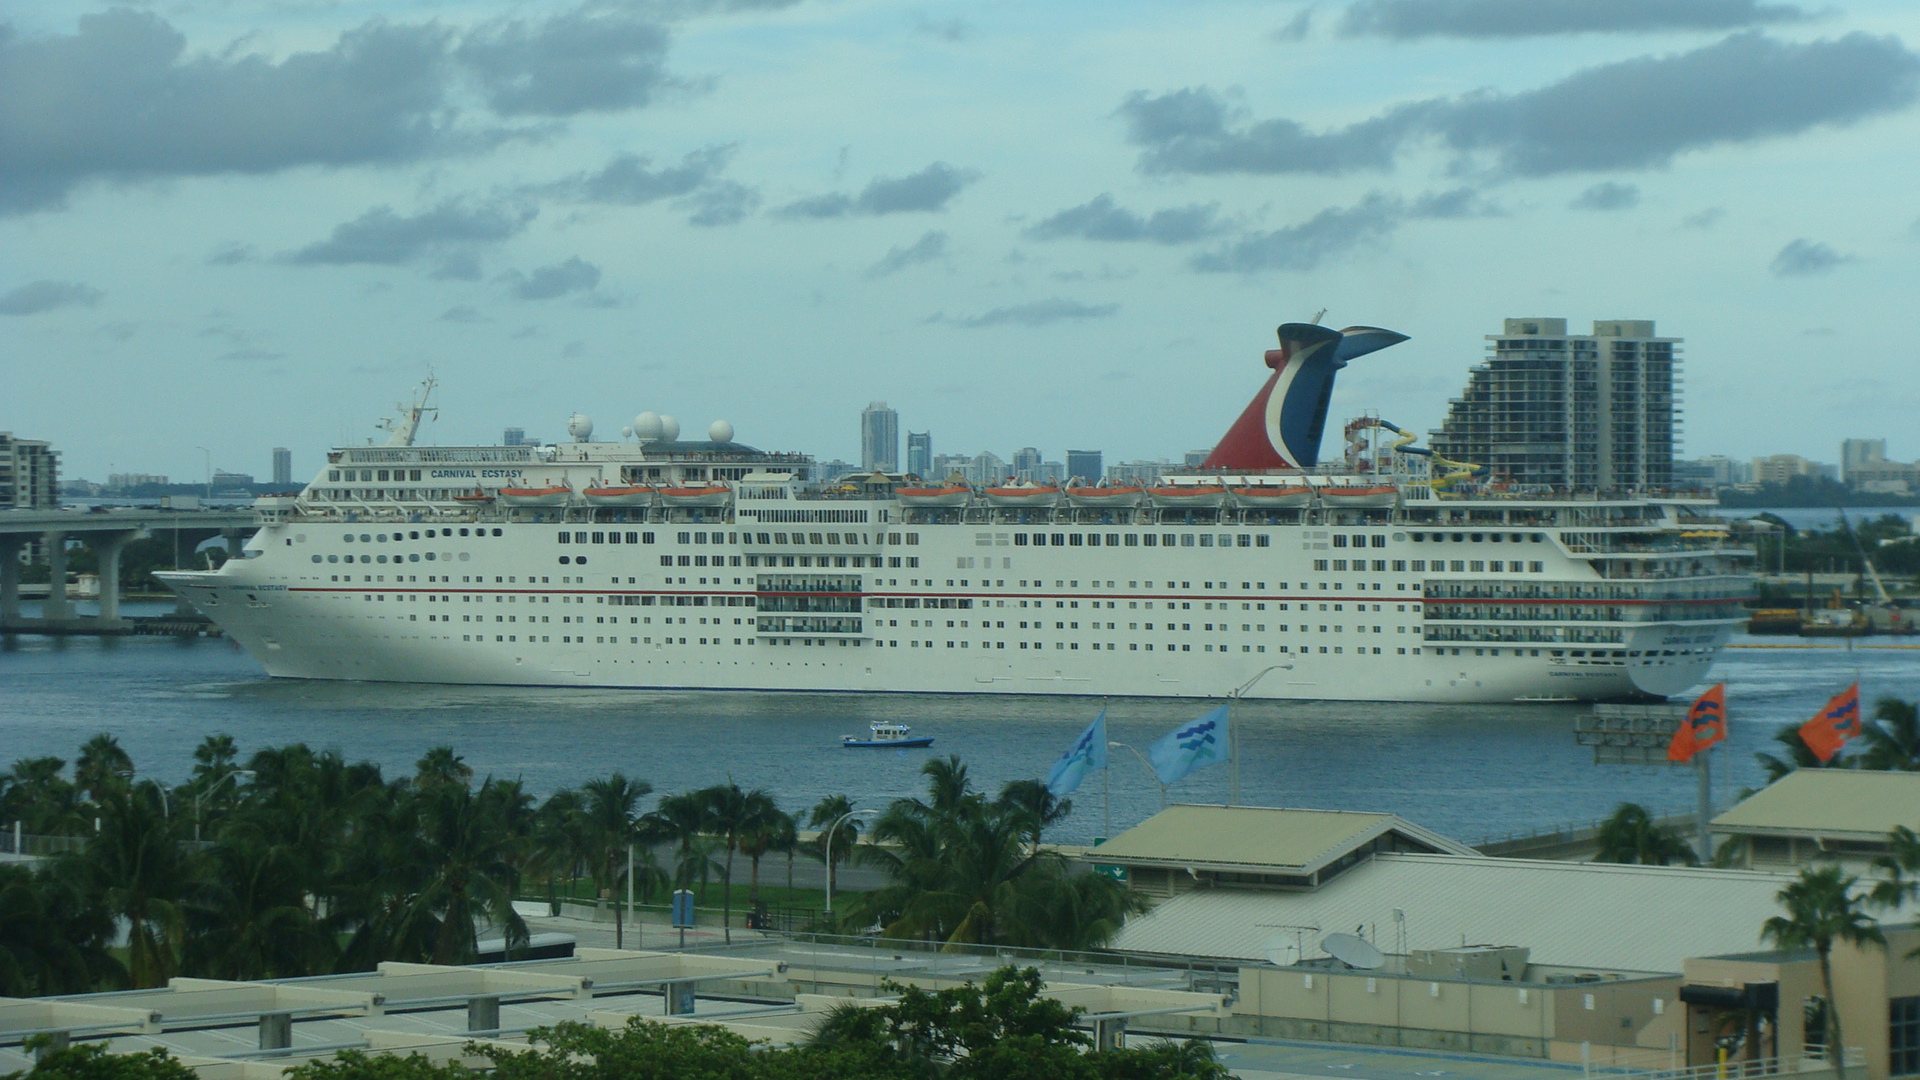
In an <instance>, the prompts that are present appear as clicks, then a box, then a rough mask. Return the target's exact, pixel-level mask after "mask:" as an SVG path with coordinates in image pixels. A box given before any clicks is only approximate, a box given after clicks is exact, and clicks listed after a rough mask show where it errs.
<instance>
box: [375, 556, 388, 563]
mask: <svg viewBox="0 0 1920 1080" xmlns="http://www.w3.org/2000/svg"><path fill="white" fill-rule="evenodd" d="M374 561H375V562H386V561H387V557H386V556H385V555H381V556H379V557H378V558H376V559H375V560H374Z"/></svg>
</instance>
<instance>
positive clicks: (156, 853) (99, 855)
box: [54, 783, 196, 988]
mask: <svg viewBox="0 0 1920 1080" xmlns="http://www.w3.org/2000/svg"><path fill="white" fill-rule="evenodd" d="M100 794H101V801H100V805H99V812H100V831H99V832H97V833H95V834H94V835H92V836H90V837H88V838H87V844H86V847H85V848H83V849H82V850H81V851H80V852H78V853H76V854H72V855H62V856H59V857H57V860H56V863H55V867H54V869H55V872H57V873H61V874H62V875H63V876H66V877H67V880H69V881H71V882H73V883H75V885H76V886H78V887H79V888H81V889H82V890H83V891H90V892H91V894H92V895H94V896H97V897H99V899H100V902H101V904H102V906H103V907H105V909H106V910H107V912H108V913H109V914H110V915H112V916H113V917H114V918H117V919H119V920H120V921H121V922H122V923H123V924H124V925H125V927H126V933H127V974H128V977H129V978H130V980H131V981H132V984H133V986H134V987H135V988H144V987H150V986H162V985H165V984H166V981H167V979H169V978H170V977H172V976H173V975H174V974H176V973H177V972H178V971H179V964H180V949H181V947H182V946H183V945H184V943H185V942H184V938H185V936H186V918H185V911H184V907H183V904H184V901H185V900H186V898H187V896H188V894H189V893H190V892H191V891H192V888H193V884H194V880H195V876H196V874H195V870H194V868H193V867H192V866H191V865H190V857H189V855H188V853H187V850H186V848H185V847H184V846H183V845H182V844H181V843H180V840H181V837H180V835H179V833H178V832H177V830H175V828H174V827H173V822H172V821H171V820H169V819H168V817H167V816H166V813H165V809H164V804H163V803H162V802H161V801H160V795H159V793H158V789H157V786H156V785H154V784H152V783H145V784H140V785H137V786H135V785H127V784H121V785H118V786H109V787H105V788H102V789H101V791H100Z"/></svg>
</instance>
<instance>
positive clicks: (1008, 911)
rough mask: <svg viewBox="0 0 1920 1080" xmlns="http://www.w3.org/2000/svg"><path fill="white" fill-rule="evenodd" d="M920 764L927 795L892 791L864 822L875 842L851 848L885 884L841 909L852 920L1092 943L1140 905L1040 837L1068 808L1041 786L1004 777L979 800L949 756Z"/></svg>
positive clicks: (943, 934) (889, 928)
mask: <svg viewBox="0 0 1920 1080" xmlns="http://www.w3.org/2000/svg"><path fill="white" fill-rule="evenodd" d="M921 771H922V772H923V773H924V774H925V775H926V777H927V787H928V797H927V798H926V799H924V800H922V799H896V800H894V802H893V803H892V804H891V805H890V806H888V807H887V809H886V811H885V812H884V813H882V814H881V815H880V816H879V817H878V818H877V819H876V820H875V821H874V824H873V838H874V841H875V842H874V843H872V844H868V845H864V846H862V847H861V848H860V852H859V855H858V856H856V858H857V859H859V861H861V862H863V863H865V864H867V865H870V866H877V867H879V868H880V869H882V870H884V871H885V872H886V874H887V876H888V877H889V878H890V879H891V882H892V883H891V884H890V885H888V886H886V887H884V888H881V889H877V890H874V891H872V892H869V893H866V894H864V895H863V896H861V897H860V898H859V899H858V900H856V901H855V902H854V903H853V904H852V905H851V906H850V908H849V915H848V918H847V922H848V923H849V924H851V926H852V927H856V928H859V927H867V926H878V927H879V928H880V932H881V933H882V934H883V935H885V936H887V937H897V938H916V939H924V940H929V941H941V942H945V943H946V944H947V945H949V946H958V945H965V944H980V945H1013V946H1030V947H1038V948H1055V949H1091V948H1096V947H1098V946H1100V945H1102V944H1104V943H1105V942H1106V941H1107V940H1108V939H1110V938H1111V937H1112V936H1113V935H1114V934H1115V933H1116V932H1118V930H1119V929H1120V925H1121V923H1122V921H1123V920H1124V919H1125V917H1126V916H1127V915H1128V914H1129V913H1133V912H1138V911H1142V910H1145V902H1144V900H1143V898H1142V897H1141V896H1140V894H1138V893H1136V892H1133V891H1132V890H1130V889H1128V888H1127V887H1126V886H1125V885H1124V884H1122V883H1120V882H1117V881H1115V880H1113V879H1112V878H1109V877H1106V876H1104V875H1101V874H1093V873H1085V872H1075V871H1074V869H1073V868H1072V867H1071V866H1070V864H1069V863H1068V862H1067V860H1066V859H1065V858H1064V857H1062V856H1061V855H1060V854H1059V853H1058V852H1055V851H1051V850H1047V849H1044V848H1042V847H1041V846H1040V837H1041V833H1042V831H1043V830H1044V829H1045V828H1046V827H1047V826H1048V825H1050V824H1052V823H1054V822H1055V821H1058V820H1059V819H1060V818H1062V817H1065V816H1066V814H1067V813H1068V812H1069V811H1070V810H1071V808H1072V807H1071V803H1069V802H1066V801H1061V800H1056V799H1055V798H1054V797H1053V795H1052V794H1050V793H1049V792H1048V791H1047V789H1046V787H1045V785H1043V784H1041V783H1040V782H1038V781H1034V780H1020V781H1014V782H1012V783H1009V784H1007V785H1006V786H1005V787H1004V788H1003V789H1002V790H1001V792H1000V795H999V797H998V798H995V799H988V798H987V797H986V796H984V795H983V794H981V793H979V792H977V791H974V790H973V785H972V781H971V779H970V778H969V777H968V775H967V767H966V766H965V765H962V764H961V763H960V759H959V758H957V757H950V758H947V759H945V760H938V759H936V760H934V761H930V762H928V763H927V764H926V766H925V767H924V768H923V769H922V770H921Z"/></svg>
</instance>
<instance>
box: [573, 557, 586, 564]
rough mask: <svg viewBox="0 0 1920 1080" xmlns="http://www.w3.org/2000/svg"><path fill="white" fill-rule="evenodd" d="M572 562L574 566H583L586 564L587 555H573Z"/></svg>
mask: <svg viewBox="0 0 1920 1080" xmlns="http://www.w3.org/2000/svg"><path fill="white" fill-rule="evenodd" d="M573 564H574V565H575V566H585V565H587V557H586V556H585V555H575V556H574V557H573Z"/></svg>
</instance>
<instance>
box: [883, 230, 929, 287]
mask: <svg viewBox="0 0 1920 1080" xmlns="http://www.w3.org/2000/svg"><path fill="white" fill-rule="evenodd" d="M946 257H947V234H946V233H943V232H929V233H925V234H923V235H922V236H921V237H920V239H918V240H915V241H914V242H913V243H912V244H909V245H908V246H906V247H900V246H898V245H895V246H894V247H891V248H889V249H887V253H886V254H885V255H883V256H881V257H880V261H879V262H877V263H874V264H873V265H872V266H869V267H867V276H868V277H871V278H878V277H886V276H887V275H888V274H897V273H899V272H900V271H902V270H905V269H906V268H907V267H909V266H919V265H921V264H922V263H930V262H939V261H940V260H941V259H944V258H946Z"/></svg>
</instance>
